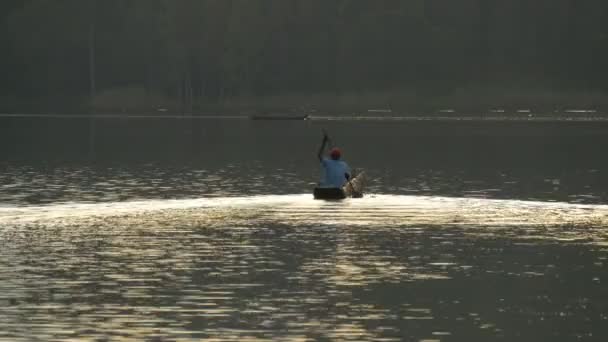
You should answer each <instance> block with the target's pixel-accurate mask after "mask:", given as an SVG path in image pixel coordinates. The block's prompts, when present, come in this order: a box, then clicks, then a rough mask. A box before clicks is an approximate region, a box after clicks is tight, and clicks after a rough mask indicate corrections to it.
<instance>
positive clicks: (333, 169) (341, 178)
mask: <svg viewBox="0 0 608 342" xmlns="http://www.w3.org/2000/svg"><path fill="white" fill-rule="evenodd" d="M328 141H329V137H328V136H327V134H326V133H325V132H323V142H322V143H321V147H320V148H319V152H318V153H317V157H318V158H319V162H321V167H322V168H323V174H322V176H321V182H320V183H319V187H321V188H338V189H340V188H342V186H344V184H345V183H346V182H347V181H348V180H350V177H351V173H350V167H348V164H346V163H345V162H344V161H342V160H340V158H341V157H342V152H341V151H340V149H338V148H336V147H333V148H331V149H330V150H329V158H327V157H323V153H324V151H325V147H326V146H327V142H328Z"/></svg>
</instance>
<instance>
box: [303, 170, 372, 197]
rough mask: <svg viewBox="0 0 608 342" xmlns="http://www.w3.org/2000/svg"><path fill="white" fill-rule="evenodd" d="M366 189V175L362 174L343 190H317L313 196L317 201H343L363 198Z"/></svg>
mask: <svg viewBox="0 0 608 342" xmlns="http://www.w3.org/2000/svg"><path fill="white" fill-rule="evenodd" d="M364 187H365V174H364V173H363V172H362V173H360V174H358V175H357V177H355V178H353V179H352V180H351V181H350V182H348V183H346V184H345V185H344V186H343V187H342V188H315V189H314V191H313V195H314V197H315V199H322V200H341V199H345V198H348V197H352V198H361V197H363V189H364Z"/></svg>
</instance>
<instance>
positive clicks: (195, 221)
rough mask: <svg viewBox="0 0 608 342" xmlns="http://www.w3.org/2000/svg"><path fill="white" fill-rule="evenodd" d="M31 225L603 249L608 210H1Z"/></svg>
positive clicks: (404, 205) (406, 201) (432, 203)
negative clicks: (439, 238) (581, 244)
mask: <svg viewBox="0 0 608 342" xmlns="http://www.w3.org/2000/svg"><path fill="white" fill-rule="evenodd" d="M31 224H35V225H42V226H47V227H49V228H51V227H54V226H59V227H65V226H76V227H80V228H82V229H86V227H98V226H104V227H114V226H121V227H132V228H133V229H137V230H142V229H146V228H150V227H155V229H157V228H158V229H163V230H164V231H165V232H168V231H167V230H169V229H173V228H172V227H176V226H179V227H180V229H181V228H182V227H205V228H221V227H226V226H229V227H231V228H233V229H234V227H240V226H241V227H249V226H252V225H265V224H266V225H268V224H270V225H277V224H280V225H287V226H313V227H331V226H334V227H335V226H341V227H345V226H348V227H363V228H365V229H372V228H374V227H381V228H390V227H409V228H410V229H416V228H417V227H421V226H424V227H446V226H449V227H475V228H485V230H483V231H476V232H475V234H476V235H478V236H484V235H485V236H487V237H492V236H495V235H501V234H503V233H504V232H505V231H507V232H508V233H509V234H511V235H514V236H515V235H520V237H526V238H530V239H544V238H551V239H557V240H562V241H584V240H590V241H593V242H603V241H605V239H606V238H607V237H608V235H607V234H605V233H603V231H601V230H598V229H595V228H597V227H602V226H605V225H606V224H608V206H606V205H583V204H569V203H556V202H534V201H519V200H495V199H483V198H449V197H434V196H394V195H368V196H366V197H365V198H363V199H347V200H344V201H316V200H313V199H312V198H311V196H310V195H309V194H303V195H283V196H251V197H234V198H233V197H223V198H200V199H186V200H154V201H138V202H111V203H65V204H57V205H48V206H38V207H35V206H31V207H4V208H0V226H4V227H7V228H8V229H10V228H11V227H15V226H20V225H31ZM573 228H575V229H573ZM514 231H520V232H521V233H523V234H513V232H514ZM242 247H243V248H245V247H246V246H242ZM123 252H124V251H121V253H123Z"/></svg>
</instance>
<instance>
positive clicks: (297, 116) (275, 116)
mask: <svg viewBox="0 0 608 342" xmlns="http://www.w3.org/2000/svg"><path fill="white" fill-rule="evenodd" d="M249 118H250V119H251V120H307V119H308V114H255V115H251V116H249Z"/></svg>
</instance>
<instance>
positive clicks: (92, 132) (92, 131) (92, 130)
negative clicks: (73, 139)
mask: <svg viewBox="0 0 608 342" xmlns="http://www.w3.org/2000/svg"><path fill="white" fill-rule="evenodd" d="M96 5H97V1H96V0H91V13H90V19H89V20H90V21H89V39H88V40H89V82H90V83H89V87H90V88H89V91H90V93H89V97H90V100H89V106H91V107H92V110H91V117H90V119H89V158H90V159H95V140H96V139H95V136H96V133H97V132H96V131H97V129H96V127H95V126H96V124H95V116H94V115H95V109H94V102H95V96H96V94H97V84H96V75H95V73H96V68H95V63H96V61H95V45H96V44H95V39H96V29H97V28H96V25H95V10H96V7H97V6H96Z"/></svg>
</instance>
